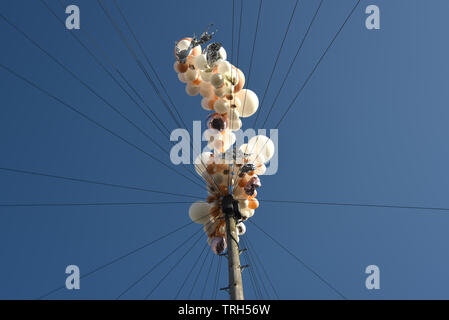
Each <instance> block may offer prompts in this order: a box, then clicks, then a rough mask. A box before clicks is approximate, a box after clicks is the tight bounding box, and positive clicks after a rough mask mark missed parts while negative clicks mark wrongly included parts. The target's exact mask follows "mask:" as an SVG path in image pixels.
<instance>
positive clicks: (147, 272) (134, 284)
mask: <svg viewBox="0 0 449 320" xmlns="http://www.w3.org/2000/svg"><path fill="white" fill-rule="evenodd" d="M202 229H203V228H200V229H199V230H198V231H196V232H194V233H193V234H192V235H191V236H190V237H188V238H187V239H185V240H183V241H182V242H180V243H179V244H178V246H177V247H176V248H175V249H173V250H172V251H171V252H170V253H169V254H168V255H166V256H165V257H164V258H162V259H161V260H159V261H158V262H157V263H156V264H155V265H153V266H152V267H151V268H150V269H149V270H148V271H146V272H145V273H144V274H143V275H142V276H140V277H139V278H138V279H137V280H136V281H134V282H133V283H131V285H129V286H128V287H127V288H126V289H125V290H123V291H122V292H121V293H120V294H119V295H118V296H117V298H116V300H118V299H120V298H121V297H122V296H123V295H124V294H126V293H127V292H128V291H129V290H131V289H132V288H134V287H135V286H136V285H137V284H138V283H139V282H141V281H142V280H143V279H145V278H146V277H147V276H148V275H149V274H150V273H151V272H153V271H154V270H155V269H156V268H157V267H158V266H160V265H161V264H162V263H163V262H164V261H166V260H167V259H168V258H169V257H170V256H171V255H173V254H174V253H175V252H176V251H178V250H179V249H180V248H182V247H183V246H184V245H185V244H186V243H187V242H188V241H190V240H191V239H192V238H193V237H194V236H195V235H197V234H198V233H199V232H200V231H202Z"/></svg>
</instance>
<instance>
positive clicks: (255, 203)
mask: <svg viewBox="0 0 449 320" xmlns="http://www.w3.org/2000/svg"><path fill="white" fill-rule="evenodd" d="M248 202H249V203H248V208H250V209H257V208H258V207H259V201H258V200H257V199H256V198H254V199H251V200H249V201H248Z"/></svg>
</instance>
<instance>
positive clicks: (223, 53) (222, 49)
mask: <svg viewBox="0 0 449 320" xmlns="http://www.w3.org/2000/svg"><path fill="white" fill-rule="evenodd" d="M218 54H219V55H220V57H221V58H222V59H223V60H226V59H227V58H228V54H227V53H226V50H225V48H223V47H221V48H220V50H218Z"/></svg>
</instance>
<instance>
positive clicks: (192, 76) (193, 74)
mask: <svg viewBox="0 0 449 320" xmlns="http://www.w3.org/2000/svg"><path fill="white" fill-rule="evenodd" d="M184 77H185V79H186V80H187V81H194V80H196V78H198V71H196V70H194V69H189V70H187V71H186V72H184Z"/></svg>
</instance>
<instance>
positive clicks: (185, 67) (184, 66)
mask: <svg viewBox="0 0 449 320" xmlns="http://www.w3.org/2000/svg"><path fill="white" fill-rule="evenodd" d="M176 68H177V69H178V72H180V73H184V72H186V71H187V70H189V65H188V64H187V63H179V62H178V64H177V65H176Z"/></svg>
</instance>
